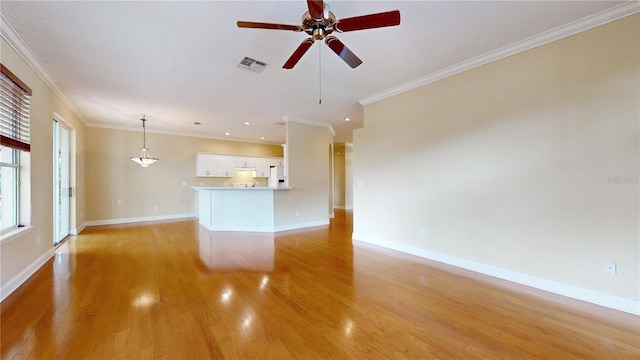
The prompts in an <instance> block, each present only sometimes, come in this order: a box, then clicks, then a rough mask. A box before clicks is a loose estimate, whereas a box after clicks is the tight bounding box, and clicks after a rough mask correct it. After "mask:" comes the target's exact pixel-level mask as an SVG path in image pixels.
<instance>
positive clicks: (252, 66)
mask: <svg viewBox="0 0 640 360" xmlns="http://www.w3.org/2000/svg"><path fill="white" fill-rule="evenodd" d="M238 66H239V67H241V68H244V69H247V70H251V71H254V72H257V73H261V72H262V70H264V68H266V67H267V66H269V64H267V63H264V62H262V61H259V60H256V59H252V58H250V57H248V56H245V58H244V59H242V60H241V61H240V63H239V64H238Z"/></svg>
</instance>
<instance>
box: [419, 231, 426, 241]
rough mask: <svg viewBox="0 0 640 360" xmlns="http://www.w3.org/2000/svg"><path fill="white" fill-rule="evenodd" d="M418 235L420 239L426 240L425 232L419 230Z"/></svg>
mask: <svg viewBox="0 0 640 360" xmlns="http://www.w3.org/2000/svg"><path fill="white" fill-rule="evenodd" d="M419 234H420V238H422V239H426V238H427V230H425V229H420V231H419Z"/></svg>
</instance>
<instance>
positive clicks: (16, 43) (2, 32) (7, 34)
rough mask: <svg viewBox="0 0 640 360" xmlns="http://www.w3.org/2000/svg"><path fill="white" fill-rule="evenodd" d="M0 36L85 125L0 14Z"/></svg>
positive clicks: (81, 117) (84, 121)
mask: <svg viewBox="0 0 640 360" xmlns="http://www.w3.org/2000/svg"><path fill="white" fill-rule="evenodd" d="M0 36H1V37H2V38H3V39H4V40H5V41H6V42H7V43H8V44H9V46H11V47H12V48H13V50H15V51H16V52H17V53H18V55H20V57H21V58H22V59H23V60H24V61H25V62H26V63H27V65H29V67H30V68H31V69H32V70H33V71H34V72H35V73H36V75H38V76H39V77H40V79H42V81H44V83H45V84H47V86H49V88H50V89H51V91H53V92H54V93H55V94H56V95H57V96H58V98H60V100H61V101H62V102H63V103H64V104H65V105H66V106H67V108H69V110H71V112H72V113H73V114H74V115H75V116H76V117H77V118H78V119H79V120H80V122H81V123H82V124H86V123H87V121H86V120H85V118H84V117H83V116H82V115H81V114H80V112H79V111H78V109H76V107H75V106H74V105H73V104H72V103H71V101H69V99H67V97H66V96H65V95H64V93H63V92H62V90H60V88H58V86H57V85H56V83H55V81H53V79H52V78H51V76H49V73H48V72H47V70H46V69H45V68H44V66H42V64H41V63H40V61H38V59H37V58H36V56H35V55H34V54H33V52H32V51H31V49H29V47H28V46H27V44H25V43H24V41H23V40H22V38H21V37H20V35H18V33H16V31H15V30H14V29H13V27H12V26H11V24H9V22H8V21H7V19H5V18H4V16H2V15H1V14H0Z"/></svg>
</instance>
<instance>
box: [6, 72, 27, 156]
mask: <svg viewBox="0 0 640 360" xmlns="http://www.w3.org/2000/svg"><path fill="white" fill-rule="evenodd" d="M30 103H31V89H30V88H29V87H28V86H27V85H26V84H24V83H23V82H22V81H21V80H20V79H18V77H17V76H15V75H14V74H13V73H12V72H11V71H9V69H7V68H6V67H4V65H2V64H0V141H1V144H2V145H4V146H8V147H10V148H14V149H18V150H22V151H31V142H30V124H29V123H30Z"/></svg>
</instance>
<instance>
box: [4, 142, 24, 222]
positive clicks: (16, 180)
mask: <svg viewBox="0 0 640 360" xmlns="http://www.w3.org/2000/svg"><path fill="white" fill-rule="evenodd" d="M5 150H10V151H11V152H12V155H11V162H4V161H2V158H0V168H10V169H13V172H14V173H13V176H12V177H13V186H12V191H11V192H12V195H11V197H12V198H13V199H12V204H13V206H12V207H13V219H15V221H12V224H11V225H9V226H5V221H2V224H0V234H6V233H8V232H11V231H14V230H16V229H17V228H19V227H21V223H20V151H19V150H17V149H13V148H10V147H8V146H4V145H2V151H5ZM5 181H6V179H3V181H2V182H3V185H4V184H6V183H5ZM3 187H4V186H3ZM2 190H6V189H2ZM5 196H6V195H5V194H4V191H0V204H2V198H3V197H5ZM5 206H6V204H5ZM3 208H4V207H3Z"/></svg>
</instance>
